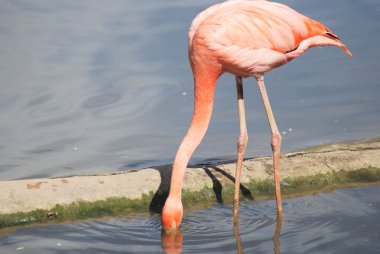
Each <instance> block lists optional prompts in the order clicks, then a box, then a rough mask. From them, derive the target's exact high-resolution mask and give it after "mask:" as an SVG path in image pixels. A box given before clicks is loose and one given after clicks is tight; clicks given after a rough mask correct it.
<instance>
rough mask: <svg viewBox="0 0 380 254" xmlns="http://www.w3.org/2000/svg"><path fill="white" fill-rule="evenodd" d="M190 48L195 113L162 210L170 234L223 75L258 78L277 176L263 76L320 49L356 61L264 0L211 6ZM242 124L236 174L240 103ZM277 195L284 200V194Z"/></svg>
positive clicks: (321, 32)
mask: <svg viewBox="0 0 380 254" xmlns="http://www.w3.org/2000/svg"><path fill="white" fill-rule="evenodd" d="M188 44H189V48H188V50H189V61H190V65H191V68H192V71H193V75H194V114H193V118H192V121H191V124H190V127H189V130H188V132H187V134H186V136H185V138H184V140H183V141H182V143H181V145H180V147H179V149H178V151H177V154H176V158H175V160H174V163H173V171H172V179H171V186H170V193H169V196H168V199H167V201H166V203H165V206H164V208H163V211H162V224H163V228H164V229H166V230H174V229H176V228H178V227H179V225H180V223H181V220H182V215H183V208H182V203H181V190H182V182H183V176H184V171H185V169H186V167H187V163H188V161H189V159H190V157H191V155H192V153H193V152H194V150H195V149H196V147H197V146H198V145H199V143H200V142H201V140H202V138H203V136H204V134H205V132H206V130H207V127H208V124H209V121H210V118H211V113H212V106H213V101H214V89H215V85H216V81H217V79H218V78H219V76H220V75H222V74H223V73H225V72H228V73H231V74H233V75H235V76H236V77H237V84H238V85H240V86H241V85H242V83H241V77H254V78H256V79H257V81H258V83H259V87H260V91H261V92H262V96H263V101H264V106H265V109H266V111H267V114H268V120H269V123H270V127H271V130H272V148H273V153H274V157H273V158H274V167H275V172H277V171H278V167H279V166H278V160H279V147H280V144H281V135H280V133H279V131H278V129H277V126H276V124H275V121H274V117H273V114H272V112H271V109H270V105H269V101H268V98H267V96H266V91H265V87H264V81H263V76H264V73H266V72H268V71H270V70H272V69H274V68H277V67H280V66H282V65H284V64H286V63H288V62H289V61H291V60H293V59H294V58H296V57H298V56H299V55H301V54H302V53H304V52H305V51H306V50H307V49H309V48H311V47H315V46H339V47H341V48H342V49H343V51H344V52H345V53H347V54H348V55H350V56H351V53H350V52H349V51H348V49H347V48H346V46H345V45H344V44H343V43H342V42H341V41H340V40H339V39H338V37H337V36H336V35H335V34H334V33H333V32H332V31H331V30H329V29H328V28H327V27H326V26H324V25H323V24H321V23H319V22H317V21H314V20H312V19H310V18H308V17H306V16H304V15H302V14H300V13H298V12H296V11H295V10H293V9H291V8H289V7H287V6H285V5H282V4H279V3H274V2H269V1H265V0H256V1H255V0H230V1H226V2H223V3H220V4H216V5H213V6H211V7H209V8H208V9H206V10H205V11H203V12H201V13H200V14H198V15H197V16H196V17H195V19H194V20H193V22H192V24H191V27H190V30H189V40H188ZM239 77H240V81H239ZM239 82H240V84H239ZM238 98H239V100H242V99H243V95H242V87H241V88H240V90H239V88H238ZM239 119H240V123H241V128H240V133H241V134H240V136H239V138H238V148H239V154H238V166H237V172H238V168H239V167H240V170H241V162H240V165H239V160H240V161H242V157H243V156H244V152H245V146H246V143H247V142H248V136H247V134H246V132H247V131H246V128H245V113H244V104H242V103H241V101H239ZM242 123H243V124H242ZM239 156H240V157H241V158H240V157H239ZM239 158H240V159H239ZM275 177H276V176H275ZM236 180H238V179H236ZM277 181H279V178H278V179H277ZM276 184H277V185H279V183H277V182H276ZM278 188H279V187H278ZM237 192H238V190H237ZM276 195H279V190H278V193H277V192H276ZM277 201H278V202H279V199H278V200H277ZM278 209H279V210H280V208H278ZM281 210H282V206H281Z"/></svg>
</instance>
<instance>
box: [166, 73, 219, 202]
mask: <svg viewBox="0 0 380 254" xmlns="http://www.w3.org/2000/svg"><path fill="white" fill-rule="evenodd" d="M217 78H218V75H213V74H212V72H211V74H209V73H207V74H206V73H204V72H203V73H202V72H196V71H195V72H194V113H193V118H192V120H191V123H190V127H189V130H188V131H187V134H186V136H185V137H184V139H183V141H182V143H181V145H180V146H179V148H178V151H177V154H176V157H175V160H174V164H173V170H172V177H171V184H170V193H169V196H171V197H173V198H179V199H180V198H181V193H182V184H183V177H184V174H185V170H186V168H187V164H188V162H189V160H190V158H191V156H192V154H193V152H194V151H195V149H196V148H197V147H198V145H199V144H200V142H201V140H202V138H203V137H204V135H205V133H206V130H207V128H208V125H209V122H210V119H211V114H212V108H213V104H214V91H215V85H216V80H217Z"/></svg>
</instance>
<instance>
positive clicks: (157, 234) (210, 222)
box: [0, 186, 380, 254]
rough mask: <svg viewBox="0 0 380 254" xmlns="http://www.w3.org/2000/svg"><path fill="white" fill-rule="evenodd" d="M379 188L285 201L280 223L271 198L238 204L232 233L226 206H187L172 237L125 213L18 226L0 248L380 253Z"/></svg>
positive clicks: (155, 222)
mask: <svg viewBox="0 0 380 254" xmlns="http://www.w3.org/2000/svg"><path fill="white" fill-rule="evenodd" d="M379 193H380V186H372V187H361V188H352V189H343V190H338V191H334V192H332V193H324V194H318V195H314V196H306V197H302V198H295V199H287V200H284V215H283V219H282V224H279V222H280V221H278V220H277V217H276V213H275V202H274V201H259V202H254V201H250V202H243V203H242V204H241V206H240V218H239V220H240V224H239V227H238V230H237V231H235V234H234V232H233V218H232V217H233V216H232V207H231V205H227V204H219V205H215V206H212V207H211V208H207V209H203V210H198V211H185V217H184V220H183V223H182V227H181V233H180V234H177V235H174V236H170V235H169V236H166V235H163V236H162V235H161V223H160V217H159V216H158V215H152V216H134V217H130V216H129V217H125V218H113V219H104V220H94V221H83V222H77V223H69V224H56V225H47V226H38V227H36V226H35V227H28V228H19V229H17V230H16V232H14V233H12V234H11V235H8V236H5V237H2V238H0V249H1V252H2V253H9V254H12V253H41V254H44V253H88V254H92V253H165V252H164V250H166V251H167V253H169V250H171V251H173V252H172V253H181V251H182V253H324V254H326V253H335V254H336V253H342V254H349V253H380V230H379V229H380V221H379V219H378V218H379V214H380V195H379ZM279 226H281V228H280V227H279ZM280 229H281V231H280ZM275 233H276V234H275ZM274 235H276V236H277V237H275V241H273V236H274ZM174 250H175V251H174Z"/></svg>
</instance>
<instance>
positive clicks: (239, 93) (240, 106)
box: [234, 76, 248, 217]
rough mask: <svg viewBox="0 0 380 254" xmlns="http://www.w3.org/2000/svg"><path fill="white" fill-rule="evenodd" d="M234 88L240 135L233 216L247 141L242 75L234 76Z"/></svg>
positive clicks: (237, 201)
mask: <svg viewBox="0 0 380 254" xmlns="http://www.w3.org/2000/svg"><path fill="white" fill-rule="evenodd" d="M236 89H237V98H238V111H239V124H240V135H239V138H238V140H237V148H238V154H237V162H236V175H235V195H234V217H236V216H237V214H238V212H239V211H238V210H239V193H240V176H241V170H242V166H243V159H244V154H245V150H246V148H247V143H248V134H247V124H246V118H245V108H244V95H243V80H242V77H239V76H236Z"/></svg>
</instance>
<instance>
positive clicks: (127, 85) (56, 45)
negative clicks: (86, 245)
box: [0, 0, 380, 180]
mask: <svg viewBox="0 0 380 254" xmlns="http://www.w3.org/2000/svg"><path fill="white" fill-rule="evenodd" d="M216 2H219V1H212V0H206V1H187V0H145V1H136V0H127V1H117V0H110V1H99V0H97V1H93V0H91V1H90V0H84V1H79V2H78V1H75V0H67V1H48V2H47V1H43V0H33V1H31V0H16V1H6V0H3V1H0V56H1V57H0V119H2V120H1V121H0V144H1V145H0V179H1V180H7V179H18V178H31V177H34V178H36V177H49V176H62V175H72V174H74V175H77V174H91V173H97V172H111V171H116V170H127V169H130V168H139V167H147V166H151V165H161V164H166V163H171V162H172V159H173V156H174V154H175V152H176V150H177V147H178V145H179V143H180V141H181V139H182V137H183V135H184V134H185V132H186V130H187V127H188V124H189V122H190V119H191V114H192V105H193V92H192V89H193V83H192V82H193V80H192V74H191V71H190V68H189V65H188V60H187V31H188V27H189V25H190V23H191V21H192V19H193V18H194V16H195V15H196V14H197V13H199V12H200V11H201V10H203V9H205V8H206V7H207V6H209V5H211V4H213V3H216ZM281 2H282V3H285V4H288V5H290V6H291V7H293V8H295V9H297V10H298V11H300V12H302V13H304V14H305V15H308V16H310V17H312V18H314V19H317V20H319V21H321V22H323V23H325V24H326V25H327V26H328V27H330V28H331V29H332V30H333V31H335V32H336V33H337V34H338V35H339V36H340V37H341V38H342V40H343V41H344V42H345V43H346V44H347V46H348V47H349V49H350V50H351V52H352V53H353V54H354V58H353V59H350V58H349V57H347V56H346V55H344V53H343V52H342V51H341V50H340V49H339V48H324V49H318V48H317V49H312V50H311V51H309V52H308V53H307V54H305V55H303V56H302V57H300V58H298V59H296V60H295V61H293V62H292V63H290V64H288V65H286V66H284V67H282V68H281V69H278V70H275V71H273V72H271V73H268V74H267V76H266V81H267V82H266V83H267V86H268V92H269V96H270V99H271V102H272V105H273V109H274V112H275V115H276V116H277V122H278V125H279V127H280V129H281V131H282V132H283V138H284V142H283V146H282V147H283V150H284V151H289V150H292V149H295V148H302V147H305V146H308V145H317V144H321V143H332V142H336V141H343V140H353V139H358V138H367V137H373V136H378V135H380V132H379V130H380V118H379V113H380V112H379V110H380V100H379V96H380V88H379V80H380V72H379V71H378V68H379V64H380V62H379V59H380V49H379V47H378V41H379V40H380V31H379V26H378V24H379V23H380V15H379V14H380V2H378V1H355V0H336V1H333V2H329V3H328V6H326V3H319V2H316V1H313V0H303V1H291V0H284V1H281ZM244 82H245V84H246V85H245V94H246V108H247V118H248V128H249V135H250V143H249V146H248V150H247V157H253V156H259V155H267V154H269V153H270V145H269V140H270V136H269V135H270V131H269V128H268V123H267V120H266V116H265V114H264V110H263V106H262V103H261V99H260V98H259V91H258V89H257V85H256V84H255V82H254V80H253V79H249V80H245V81H244ZM236 104H237V103H236V91H235V83H234V79H233V77H232V76H230V75H224V76H223V77H222V78H221V79H220V80H219V82H218V86H217V91H216V102H215V110H214V114H213V119H212V122H211V125H210V128H209V131H208V133H207V135H206V137H205V139H204V141H203V142H202V144H201V146H200V147H199V149H198V150H197V152H196V153H195V154H194V157H193V159H192V163H196V162H199V161H201V160H205V159H213V158H228V159H231V158H233V157H235V154H236V151H235V150H236V145H235V142H236V137H237V136H238V122H237V120H238V118H237V105H236Z"/></svg>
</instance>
